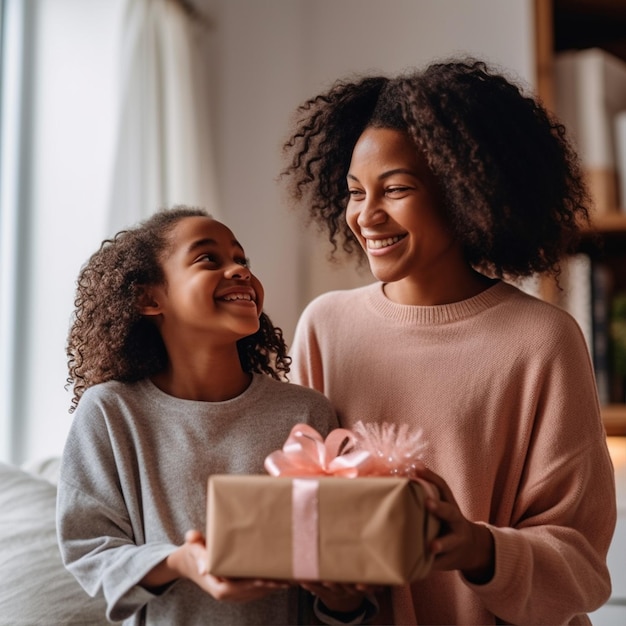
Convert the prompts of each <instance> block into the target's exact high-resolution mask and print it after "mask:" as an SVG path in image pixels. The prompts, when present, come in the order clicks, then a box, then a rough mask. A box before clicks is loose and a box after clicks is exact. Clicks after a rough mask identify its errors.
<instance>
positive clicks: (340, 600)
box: [300, 581, 373, 613]
mask: <svg viewBox="0 0 626 626" xmlns="http://www.w3.org/2000/svg"><path fill="white" fill-rule="evenodd" d="M300 586H301V587H302V588H303V589H306V590H307V591H309V592H311V593H312V594H313V595H314V596H317V597H318V598H319V599H320V600H321V601H322V602H323V604H324V606H325V607H326V608H327V609H329V610H331V611H333V612H338V613H352V612H353V611H356V610H357V609H358V608H360V607H361V605H362V604H363V600H364V598H365V597H366V596H367V595H369V593H373V587H370V586H366V585H347V584H341V583H326V582H313V581H302V582H300Z"/></svg>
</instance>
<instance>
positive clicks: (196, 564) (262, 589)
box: [142, 530, 289, 602]
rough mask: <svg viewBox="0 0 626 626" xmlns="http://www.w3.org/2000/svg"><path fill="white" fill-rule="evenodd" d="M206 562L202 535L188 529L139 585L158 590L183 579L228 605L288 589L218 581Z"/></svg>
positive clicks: (262, 583) (280, 584)
mask: <svg viewBox="0 0 626 626" xmlns="http://www.w3.org/2000/svg"><path fill="white" fill-rule="evenodd" d="M207 563H208V555H207V551H206V544H205V541H204V536H203V535H202V533H200V532H199V531H197V530H189V531H187V533H186V535H185V543H184V544H183V545H182V546H180V547H179V548H178V549H176V550H175V551H174V552H172V554H170V555H169V556H168V557H167V559H165V560H164V561H162V562H161V563H160V564H159V565H157V566H156V567H155V568H154V569H153V570H152V571H151V572H150V573H149V574H148V576H146V577H145V578H144V580H143V581H142V584H143V585H144V586H145V587H148V588H158V587H160V586H163V585H165V584H167V583H169V582H172V581H173V580H175V579H177V578H187V579H188V580H191V581H193V582H194V583H195V584H196V585H198V587H200V588H201V589H204V591H206V592H207V593H209V594H211V595H212V596H213V597H214V598H215V599H216V600H228V601H231V602H249V601H250V600H258V599H260V598H263V597H265V596H267V595H270V594H272V593H274V592H276V591H277V590H279V589H286V588H287V587H289V584H288V583H284V582H282V581H272V580H257V579H251V578H241V579H232V578H218V577H216V576H213V575H211V574H209V573H208V572H207Z"/></svg>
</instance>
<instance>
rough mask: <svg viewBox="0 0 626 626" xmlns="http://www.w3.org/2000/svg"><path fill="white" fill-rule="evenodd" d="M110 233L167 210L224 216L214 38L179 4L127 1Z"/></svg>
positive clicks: (173, 1) (172, 1) (167, 0)
mask: <svg viewBox="0 0 626 626" xmlns="http://www.w3.org/2000/svg"><path fill="white" fill-rule="evenodd" d="M123 33H124V35H123V42H122V50H121V59H122V73H121V77H122V86H121V102H120V109H119V128H118V135H117V148H116V158H115V164H114V167H113V178H112V183H111V184H112V187H111V196H110V211H109V216H108V224H107V228H108V231H109V232H108V233H107V235H108V236H110V235H112V234H114V233H115V232H117V231H118V230H120V229H122V228H124V227H126V226H129V225H131V224H133V223H135V222H137V221H139V220H141V219H144V218H145V217H148V216H149V215H151V214H152V213H154V211H156V210H157V209H159V208H162V207H170V206H172V205H174V204H189V205H193V206H201V207H203V208H205V209H207V210H208V211H209V212H210V213H212V214H213V216H214V217H216V218H220V217H221V215H220V214H221V211H220V210H219V203H218V197H217V191H216V185H215V180H216V176H215V170H214V167H215V164H214V157H213V153H212V138H211V132H210V110H211V107H210V102H209V97H210V85H209V82H210V80H209V78H210V77H209V63H208V60H209V56H208V55H209V43H210V42H209V37H210V35H211V33H210V29H209V28H208V26H207V24H206V23H205V22H202V21H200V20H194V19H193V18H192V16H191V15H190V14H189V13H188V12H186V11H185V10H183V7H182V2H181V1H180V0H179V1H177V0H127V6H126V11H125V23H124V28H123Z"/></svg>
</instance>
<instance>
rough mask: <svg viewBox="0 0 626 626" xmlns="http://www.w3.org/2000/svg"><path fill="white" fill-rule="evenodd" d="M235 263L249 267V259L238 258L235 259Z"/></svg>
mask: <svg viewBox="0 0 626 626" xmlns="http://www.w3.org/2000/svg"><path fill="white" fill-rule="evenodd" d="M235 263H239V265H242V266H243V267H250V259H249V258H248V257H240V258H238V259H235Z"/></svg>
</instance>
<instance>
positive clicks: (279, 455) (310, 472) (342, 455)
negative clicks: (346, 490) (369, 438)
mask: <svg viewBox="0 0 626 626" xmlns="http://www.w3.org/2000/svg"><path fill="white" fill-rule="evenodd" d="M356 442H357V440H356V438H355V436H354V434H353V433H352V432H351V431H349V430H347V429H345V428H336V429H335V430H333V431H331V432H330V434H329V435H328V437H326V439H325V440H324V438H323V437H322V436H321V435H320V434H319V433H318V432H317V431H316V430H315V429H314V428H311V426H309V425H308V424H296V425H295V426H294V427H293V428H292V429H291V432H290V433H289V437H287V441H285V444H284V445H283V447H282V450H276V451H275V452H272V453H271V454H269V455H268V456H267V457H266V458H265V469H266V470H267V472H268V473H269V474H270V475H271V476H342V477H344V478H355V477H357V476H359V473H360V471H361V473H362V472H363V469H364V467H365V466H366V465H367V464H368V462H369V461H370V459H371V454H370V453H369V452H368V451H366V450H355V449H354V448H355V445H356Z"/></svg>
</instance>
